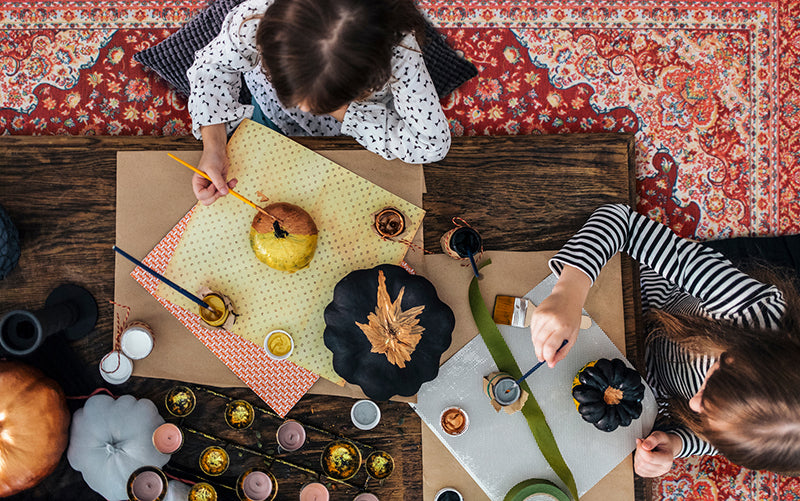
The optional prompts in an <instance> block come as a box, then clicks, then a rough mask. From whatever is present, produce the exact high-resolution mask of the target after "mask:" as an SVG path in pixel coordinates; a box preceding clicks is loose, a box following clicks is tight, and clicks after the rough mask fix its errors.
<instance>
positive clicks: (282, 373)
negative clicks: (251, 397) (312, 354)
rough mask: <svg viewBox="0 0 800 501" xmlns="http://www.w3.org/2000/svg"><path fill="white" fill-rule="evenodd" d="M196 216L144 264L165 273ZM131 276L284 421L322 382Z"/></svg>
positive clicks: (142, 275) (146, 279) (147, 278)
mask: <svg viewBox="0 0 800 501" xmlns="http://www.w3.org/2000/svg"><path fill="white" fill-rule="evenodd" d="M193 214H194V208H192V210H190V211H189V212H187V213H186V215H185V216H183V218H182V219H181V220H180V221H179V222H178V224H176V225H175V227H174V228H172V230H170V232H169V233H167V235H166V236H165V237H164V238H163V239H161V241H160V242H159V243H158V245H156V246H155V247H154V248H153V250H152V251H150V253H149V254H147V256H146V257H145V258H144V259H143V260H142V261H143V262H144V264H146V265H148V266H150V267H151V268H153V269H154V270H155V271H157V272H159V273H164V271H165V270H166V269H167V265H168V264H169V261H170V259H172V256H173V254H174V253H175V246H176V245H177V244H178V242H179V241H180V240H181V236H182V235H183V231H184V230H185V229H186V224H187V223H188V222H189V220H190V219H191V218H192V215H193ZM131 276H132V277H133V278H134V280H136V281H137V282H139V284H141V285H142V287H144V288H145V289H146V290H147V291H148V292H149V293H150V294H151V295H152V296H153V297H154V298H156V300H157V301H158V302H159V303H161V305H162V306H164V308H166V309H167V311H169V312H170V313H172V314H173V315H174V316H175V318H177V319H178V320H179V321H180V322H181V323H182V324H183V325H184V326H186V328H187V329H189V331H190V332H191V333H192V334H194V335H195V337H197V339H199V340H200V341H201V342H202V343H203V344H204V345H205V346H206V347H207V348H208V349H209V350H211V351H212V352H213V353H214V355H216V356H217V357H219V359H220V360H222V362H223V363H225V365H227V366H228V368H230V369H231V370H232V371H233V372H234V373H235V374H236V375H237V376H238V377H239V379H241V380H242V382H243V383H244V384H246V385H247V386H248V387H249V388H250V389H251V390H253V392H254V393H255V394H256V395H258V396H259V397H260V398H261V399H262V400H264V402H266V403H267V405H269V406H270V407H271V408H272V409H273V410H274V411H275V412H276V413H278V414H279V415H280V416H281V417H283V416H285V415H286V414H287V413H288V412H289V410H291V408H292V407H294V405H295V404H296V403H297V401H298V400H300V399H301V398H302V397H303V395H305V394H306V392H307V391H308V389H309V388H310V387H311V385H313V384H314V383H315V382H316V380H317V379H318V378H319V376H317V375H316V374H314V373H313V372H311V371H309V370H307V369H304V368H302V367H300V366H298V365H295V364H293V363H292V362H289V361H275V360H272V359H271V358H269V357H268V356H267V354H266V352H265V351H264V349H263V348H262V347H260V346H258V345H256V344H255V343H252V342H250V341H247V340H246V339H244V338H242V337H241V336H238V335H236V334H234V333H232V332H229V331H225V330H211V329H208V328H207V327H205V325H204V324H203V323H202V321H201V320H200V316H199V315H198V314H197V313H194V312H192V311H189V310H187V309H186V308H183V307H181V306H178V305H176V304H175V303H172V302H170V301H168V300H166V299H164V298H162V297H160V296H158V295H157V294H156V292H157V291H158V284H159V280H158V279H156V278H154V277H153V276H151V275H150V274H148V273H146V272H145V271H144V270H142V268H139V267H137V268H135V269H134V270H133V272H132V273H131Z"/></svg>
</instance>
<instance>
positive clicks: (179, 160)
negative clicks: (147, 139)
mask: <svg viewBox="0 0 800 501" xmlns="http://www.w3.org/2000/svg"><path fill="white" fill-rule="evenodd" d="M167 156H168V157H170V158H171V159H173V160H175V161H176V162H178V163H179V164H181V165H183V166H184V167H188V168H189V169H191V170H192V171H194V172H195V173H197V174H198V175H199V176H201V177H203V178H205V179H208V180H209V181H211V178H210V177H208V174H206V173H205V172H203V171H201V170H200V169H198V168H197V167H195V166H194V165H192V164H190V163H187V162H184V161H183V160H181V159H180V158H178V157H176V156H175V155H173V154H172V153H167ZM228 193H230V194H231V195H233V196H234V197H236V198H238V199H239V200H241V201H242V202H244V203H246V204H247V205H250V206H251V207H253V208H254V209H255V210H257V211H258V212H261V213H262V214H266V215H267V216H269V217H270V218H272V219H275V220H277V218H276V217H275V216H273V215H272V214H270V213H269V212H267V211H266V210H264V209H263V208H261V207H259V206H258V205H256V204H254V203H253V202H251V201H250V200H249V199H248V198H245V197H243V196H242V195H240V194H238V193H236V192H235V191H233V190H232V189H230V188H228Z"/></svg>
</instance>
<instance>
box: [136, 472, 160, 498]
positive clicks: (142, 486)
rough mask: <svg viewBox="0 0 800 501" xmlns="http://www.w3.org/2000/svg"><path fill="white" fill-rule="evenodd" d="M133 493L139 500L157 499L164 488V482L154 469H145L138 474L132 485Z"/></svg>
mask: <svg viewBox="0 0 800 501" xmlns="http://www.w3.org/2000/svg"><path fill="white" fill-rule="evenodd" d="M131 490H132V491H133V495H134V496H136V499H137V500H139V501H155V500H156V499H158V496H160V495H161V491H163V490H164V482H162V481H161V478H160V477H159V476H158V473H156V472H154V471H143V472H141V473H140V474H138V475H136V478H134V479H133V484H132V485H131Z"/></svg>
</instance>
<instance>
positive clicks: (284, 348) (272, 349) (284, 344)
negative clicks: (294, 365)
mask: <svg viewBox="0 0 800 501" xmlns="http://www.w3.org/2000/svg"><path fill="white" fill-rule="evenodd" d="M264 349H265V350H267V355H269V358H271V359H273V360H284V359H286V358H289V355H291V354H292V351H294V339H292V336H290V335H289V333H288V332H286V331H284V330H280V329H276V330H274V331H272V332H270V333H269V334H267V337H266V338H264Z"/></svg>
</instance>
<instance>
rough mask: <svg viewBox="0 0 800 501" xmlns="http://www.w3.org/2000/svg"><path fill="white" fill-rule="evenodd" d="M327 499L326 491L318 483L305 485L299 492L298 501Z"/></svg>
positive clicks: (325, 500) (328, 495) (322, 500)
mask: <svg viewBox="0 0 800 501" xmlns="http://www.w3.org/2000/svg"><path fill="white" fill-rule="evenodd" d="M329 498H330V493H328V489H326V488H325V486H324V485H322V484H320V483H319V482H314V483H311V484H306V486H305V487H303V490H301V491H300V501H328V499H329Z"/></svg>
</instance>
